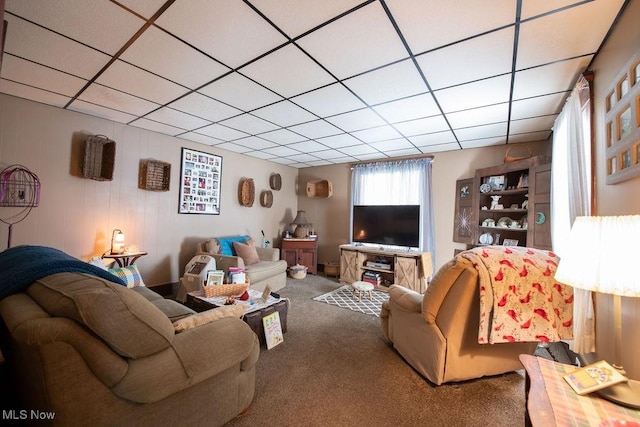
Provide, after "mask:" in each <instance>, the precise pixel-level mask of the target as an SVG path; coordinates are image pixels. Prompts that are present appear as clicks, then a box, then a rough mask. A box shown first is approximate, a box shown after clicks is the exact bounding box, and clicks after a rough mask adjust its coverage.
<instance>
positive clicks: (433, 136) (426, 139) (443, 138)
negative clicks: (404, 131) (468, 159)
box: [408, 130, 456, 147]
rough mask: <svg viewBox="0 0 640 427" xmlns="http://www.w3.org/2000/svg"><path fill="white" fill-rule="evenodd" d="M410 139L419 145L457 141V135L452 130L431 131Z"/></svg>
mask: <svg viewBox="0 0 640 427" xmlns="http://www.w3.org/2000/svg"><path fill="white" fill-rule="evenodd" d="M408 139H409V141H411V142H412V143H413V144H414V145H416V146H418V147H422V146H425V145H435V144H447V143H450V142H456V137H455V136H454V135H453V133H452V132H451V131H450V130H448V131H444V132H435V133H429V134H425V135H416V136H412V137H410V138H408Z"/></svg>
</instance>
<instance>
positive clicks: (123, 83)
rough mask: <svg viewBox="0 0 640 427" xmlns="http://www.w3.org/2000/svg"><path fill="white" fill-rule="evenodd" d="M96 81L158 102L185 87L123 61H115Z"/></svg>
mask: <svg viewBox="0 0 640 427" xmlns="http://www.w3.org/2000/svg"><path fill="white" fill-rule="evenodd" d="M96 83H100V84H102V85H105V86H108V87H110V88H113V89H117V90H119V91H122V92H126V93H130V94H132V95H135V96H138V97H140V98H143V99H147V100H149V101H153V102H157V103H158V104H166V103H168V102H170V101H172V100H174V99H176V98H178V97H179V96H180V95H182V94H184V93H186V92H187V89H186V88H184V87H182V86H178V85H177V84H175V83H171V82H170V81H168V80H165V79H163V78H160V77H158V76H155V75H153V74H151V73H148V72H146V71H143V70H141V69H139V68H137V67H134V66H133V65H129V64H127V63H126V62H123V61H116V62H114V63H113V64H111V66H110V67H109V68H107V70H106V71H105V72H104V73H102V74H101V75H100V77H98V79H97V80H96Z"/></svg>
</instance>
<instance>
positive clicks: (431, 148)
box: [420, 142, 460, 154]
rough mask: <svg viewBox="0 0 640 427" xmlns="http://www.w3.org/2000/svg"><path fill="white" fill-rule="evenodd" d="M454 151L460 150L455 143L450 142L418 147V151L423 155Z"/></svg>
mask: <svg viewBox="0 0 640 427" xmlns="http://www.w3.org/2000/svg"><path fill="white" fill-rule="evenodd" d="M456 150H460V146H459V145H458V143H457V142H450V143H447V144H435V145H426V146H423V147H420V151H421V152H422V153H423V154H429V153H441V152H443V151H456Z"/></svg>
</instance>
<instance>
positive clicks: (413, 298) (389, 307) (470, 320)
mask: <svg viewBox="0 0 640 427" xmlns="http://www.w3.org/2000/svg"><path fill="white" fill-rule="evenodd" d="M478 300H479V284H478V272H477V271H476V269H475V268H474V267H473V264H472V263H471V262H470V261H469V260H467V259H465V258H463V257H460V256H458V257H456V258H454V259H453V260H451V261H449V262H448V263H447V264H445V265H444V266H443V267H442V268H441V269H440V270H439V271H438V273H437V274H436V275H435V276H434V278H433V280H432V281H431V283H430V284H429V286H428V288H427V291H426V292H425V294H424V295H421V294H419V293H417V292H415V291H412V290H410V289H407V288H404V287H402V286H397V285H392V286H391V288H390V289H389V300H388V301H386V302H385V303H384V304H383V306H382V312H381V322H382V331H383V334H384V337H385V339H387V340H388V341H389V342H391V343H392V344H393V347H394V348H395V349H396V350H397V351H398V353H400V355H401V356H402V357H403V358H404V359H405V360H406V361H407V362H408V363H409V364H410V365H411V366H412V367H413V368H414V369H415V370H417V371H418V372H419V373H421V374H422V375H424V376H425V377H426V378H427V379H428V380H430V381H431V382H433V383H435V384H438V385H439V384H442V383H446V382H451V381H463V380H469V379H473V378H479V377H482V376H486V375H497V374H502V373H505V372H510V371H514V370H517V369H521V368H522V365H521V364H520V361H519V360H518V355H520V354H523V353H524V354H533V352H534V351H535V348H536V343H535V342H522V343H499V344H479V343H478V327H479V313H480V308H479V303H478Z"/></svg>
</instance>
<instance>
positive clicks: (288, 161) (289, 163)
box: [271, 157, 296, 167]
mask: <svg viewBox="0 0 640 427" xmlns="http://www.w3.org/2000/svg"><path fill="white" fill-rule="evenodd" d="M271 161H272V162H275V163H280V164H282V165H286V166H291V167H296V166H295V164H296V162H295V160H291V159H287V158H286V157H276V158H273V159H271Z"/></svg>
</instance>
